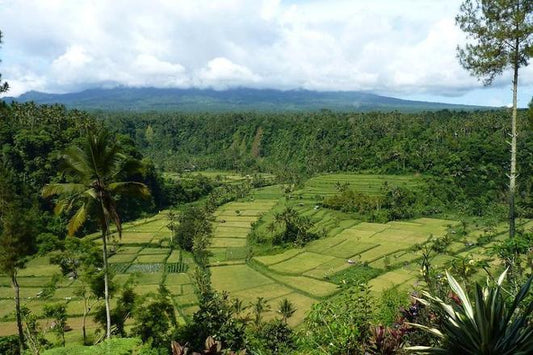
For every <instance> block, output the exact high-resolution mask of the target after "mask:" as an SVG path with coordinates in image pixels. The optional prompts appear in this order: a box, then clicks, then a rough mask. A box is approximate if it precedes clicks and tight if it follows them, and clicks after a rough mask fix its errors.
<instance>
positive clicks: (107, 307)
mask: <svg viewBox="0 0 533 355" xmlns="http://www.w3.org/2000/svg"><path fill="white" fill-rule="evenodd" d="M102 241H103V249H102V256H103V258H104V299H105V316H106V338H107V339H109V338H111V305H110V303H109V273H108V268H107V233H106V231H105V230H104V231H102Z"/></svg>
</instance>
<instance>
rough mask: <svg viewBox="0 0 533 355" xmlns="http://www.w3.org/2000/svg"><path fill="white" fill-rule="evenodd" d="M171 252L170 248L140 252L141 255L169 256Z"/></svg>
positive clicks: (142, 250)
mask: <svg viewBox="0 0 533 355" xmlns="http://www.w3.org/2000/svg"><path fill="white" fill-rule="evenodd" d="M169 252H170V250H169V249H168V248H143V249H141V251H140V252H139V255H145V254H152V255H153V254H168V253H169Z"/></svg>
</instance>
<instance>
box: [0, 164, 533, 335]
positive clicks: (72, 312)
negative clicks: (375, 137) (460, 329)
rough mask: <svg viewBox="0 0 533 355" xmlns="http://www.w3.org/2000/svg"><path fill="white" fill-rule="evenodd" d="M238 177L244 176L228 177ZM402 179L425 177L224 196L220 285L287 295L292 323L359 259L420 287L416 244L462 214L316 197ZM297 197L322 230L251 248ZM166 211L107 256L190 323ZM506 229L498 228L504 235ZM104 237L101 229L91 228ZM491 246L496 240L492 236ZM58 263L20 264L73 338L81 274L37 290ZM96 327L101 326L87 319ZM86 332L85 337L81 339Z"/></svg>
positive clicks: (218, 228)
mask: <svg viewBox="0 0 533 355" xmlns="http://www.w3.org/2000/svg"><path fill="white" fill-rule="evenodd" d="M232 178H234V180H235V181H238V180H239V179H242V176H240V177H239V176H235V177H228V179H232ZM385 181H386V182H387V183H389V184H393V185H400V186H410V187H412V186H416V185H418V184H420V183H421V181H420V180H419V179H418V178H417V177H413V176H386V175H354V174H328V175H323V176H319V177H316V178H312V179H310V180H309V181H308V182H306V184H305V186H304V187H303V188H302V189H300V190H297V191H295V192H293V193H291V194H284V193H283V190H282V187H281V186H278V185H274V186H267V187H263V188H260V189H255V190H253V191H252V193H251V194H250V196H249V197H248V200H246V201H235V202H230V203H228V204H225V205H223V206H221V207H219V208H218V210H217V211H216V212H215V220H214V221H213V231H214V236H213V240H212V244H211V246H210V249H209V250H210V252H211V256H210V259H209V262H210V270H211V274H212V276H211V278H212V284H213V287H214V288H215V289H217V290H220V291H228V292H229V293H230V295H231V296H232V297H238V298H241V299H242V300H243V301H244V302H245V303H251V302H254V301H255V300H256V298H257V297H264V298H265V299H266V300H267V301H268V302H269V304H270V306H271V310H270V311H269V312H267V314H266V315H265V316H266V318H273V317H275V316H276V315H277V313H276V308H277V305H278V303H279V302H280V301H281V300H282V299H284V298H287V299H289V300H290V301H291V302H293V304H294V305H295V307H296V309H297V310H296V313H295V314H294V316H293V317H292V318H290V319H289V323H290V324H291V325H297V324H300V323H301V322H302V320H303V319H304V317H305V313H306V312H307V310H309V309H310V307H311V305H312V304H313V303H316V302H319V301H321V300H324V299H327V298H329V297H332V296H334V295H335V294H336V293H337V292H339V288H338V286H337V285H336V284H335V283H333V282H331V280H332V276H334V275H344V274H343V273H345V272H348V271H349V269H350V268H351V267H353V265H354V264H356V265H360V264H366V265H368V266H370V267H371V268H374V269H376V270H379V271H380V272H379V276H377V277H375V278H373V279H372V280H370V282H369V284H370V286H371V287H372V290H373V291H374V292H376V293H378V292H380V291H382V290H384V289H387V288H389V287H399V288H401V289H404V290H410V289H411V288H412V287H413V286H417V276H418V273H419V267H418V259H419V258H420V253H419V252H413V251H411V250H412V247H413V246H414V245H415V244H422V243H424V242H426V241H428V240H429V239H430V238H437V237H440V236H443V235H445V234H446V233H447V231H448V229H449V228H450V227H452V228H455V226H456V225H458V222H456V221H452V220H445V219H434V218H418V219H414V220H411V221H394V222H389V223H366V222H361V221H358V220H355V219H353V218H352V217H351V216H350V215H347V214H345V213H342V212H338V211H333V210H328V209H324V208H320V207H318V206H317V204H318V202H319V201H321V199H322V198H323V197H325V196H331V195H333V194H335V193H337V189H336V185H337V183H341V184H344V183H349V186H350V188H352V189H354V190H357V191H361V192H364V193H367V194H371V195H372V194H374V195H375V194H379V193H380V188H381V186H382V184H383V183H384V182H385ZM287 205H290V206H293V207H294V208H296V209H297V211H298V212H299V213H300V214H302V215H305V216H308V217H309V218H310V219H311V220H312V221H313V222H314V223H315V227H314V231H315V232H320V233H323V235H325V237H323V238H321V239H318V240H315V241H313V242H311V243H309V244H307V245H306V246H305V247H304V248H293V249H287V250H284V251H283V252H280V253H278V254H274V255H261V256H253V253H252V250H251V247H250V245H249V243H248V234H249V233H250V231H251V228H252V227H251V225H252V223H255V222H256V221H258V220H259V219H261V221H262V223H261V225H260V227H259V229H260V230H261V228H265V225H267V224H268V223H269V222H270V221H272V219H273V214H274V212H275V211H280V210H282V209H283V208H285V206H287ZM167 224H168V218H167V212H166V211H162V212H161V213H159V214H158V215H156V216H154V217H152V218H145V219H140V220H137V221H134V222H132V223H126V224H125V225H124V233H123V236H122V239H120V240H119V239H118V237H117V236H116V235H115V243H112V248H114V249H115V253H114V254H113V255H112V256H111V257H110V259H109V262H110V267H111V269H112V270H113V271H114V279H113V280H114V281H115V282H117V283H124V282H126V281H127V280H129V279H130V278H132V277H134V278H135V279H136V280H137V285H136V286H135V291H136V292H137V293H139V294H146V293H150V292H156V291H157V290H158V289H159V287H160V285H165V287H166V288H167V289H168V290H169V292H170V294H171V298H172V300H173V302H174V305H175V306H176V308H177V311H178V315H179V318H180V321H181V322H185V321H186V320H187V319H188V318H189V317H190V316H191V315H192V314H194V312H195V311H196V310H197V309H198V301H197V299H196V295H195V286H194V282H193V279H192V278H191V275H192V271H193V270H194V266H195V265H194V261H193V258H192V256H191V255H190V254H189V253H186V252H182V251H180V250H170V249H169V248H168V243H169V239H170V237H171V235H170V231H169V230H168V228H167V227H166V226H167ZM518 224H519V225H521V227H522V228H524V229H532V228H533V221H520V222H519V223H518ZM504 231H505V225H502V226H496V227H495V229H494V231H493V233H496V234H497V235H496V237H495V238H494V241H492V242H491V243H494V242H495V241H496V240H500V239H502V238H505V233H504ZM484 233H486V231H483V230H474V231H472V232H470V233H469V234H468V235H466V236H464V237H461V238H457V239H456V240H454V242H453V243H452V244H451V245H450V246H449V247H448V249H447V253H446V254H440V255H437V256H436V257H434V259H433V263H434V264H435V265H444V264H446V263H447V262H449V261H450V260H451V259H453V258H454V257H458V256H474V257H479V258H482V257H484V251H485V247H482V246H476V245H471V244H472V243H475V242H476V241H477V238H478V237H479V236H482V235H483V234H484ZM498 233H500V234H498ZM87 238H91V239H94V241H95V243H100V236H99V234H98V233H95V234H93V235H90V236H87ZM489 245H491V244H489ZM56 273H59V268H58V267H57V266H55V265H50V264H49V262H48V258H47V257H38V258H35V259H33V260H31V261H30V262H29V264H28V267H27V268H26V269H23V270H21V271H20V273H19V283H20V285H21V296H22V298H23V304H24V305H25V306H27V307H28V308H29V309H31V310H33V311H34V312H36V314H38V315H39V314H40V313H41V311H42V307H43V305H44V304H45V303H54V302H65V303H67V309H68V315H69V320H68V324H69V326H71V327H72V328H73V329H74V332H71V333H70V334H69V338H73V339H74V338H76V337H78V338H79V337H80V334H79V332H78V330H79V329H80V327H81V322H80V319H81V318H80V316H81V314H82V312H83V303H82V300H81V299H80V298H77V297H75V296H74V295H73V294H74V290H75V288H76V287H77V286H78V283H77V282H78V281H75V280H69V279H62V280H61V281H60V282H59V284H58V288H57V290H56V292H55V294H54V295H53V296H52V298H51V299H50V300H42V299H40V298H39V297H38V295H39V294H40V292H41V291H42V289H43V288H44V287H45V286H46V285H47V284H48V283H49V282H50V280H51V277H52V275H54V274H56ZM12 297H13V291H12V289H11V287H10V280H9V279H8V278H7V277H1V276H0V335H6V334H13V333H14V332H15V331H16V329H15V324H14V315H13V312H12V310H13V299H12ZM89 329H90V330H94V329H95V325H94V324H93V323H90V325H89ZM78 340H79V339H78Z"/></svg>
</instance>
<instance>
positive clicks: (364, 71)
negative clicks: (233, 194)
mask: <svg viewBox="0 0 533 355" xmlns="http://www.w3.org/2000/svg"><path fill="white" fill-rule="evenodd" d="M460 2H461V1H460V0H432V1H427V0H394V1H390V0H373V1H363V0H358V1H356V0H330V1H319V0H309V1H303V0H286V1H283V0H217V1H211V0H195V1H190V0H152V1H145V0H142V1H141V0H131V1H126V0H117V1H108V0H91V1H89V0H87V1H68V0H24V1H22V0H20V1H17V0H0V24H1V25H0V26H1V28H0V29H1V30H2V31H3V33H4V35H5V38H4V39H5V43H4V44H3V47H2V48H1V49H0V58H2V59H3V62H2V63H1V64H0V72H2V73H3V78H5V79H6V80H8V81H9V82H10V83H11V86H12V90H11V92H10V93H9V94H11V95H14V94H19V93H21V92H23V91H26V90H30V89H37V90H44V91H49V92H65V91H74V90H81V89H84V88H87V87H95V86H100V85H105V86H113V85H130V86H155V87H172V86H178V87H189V86H196V87H214V88H226V87H233V86H252V87H269V88H282V89H291V88H307V89H316V90H369V91H375V92H378V93H389V94H394V95H398V96H402V95H417V94H418V95H426V94H428V95H461V94H463V93H464V92H467V91H469V90H471V89H473V88H477V87H479V86H480V84H479V83H478V82H477V81H476V80H475V79H474V78H472V77H470V76H469V75H468V73H467V72H466V71H465V70H463V69H462V68H461V67H460V65H459V64H458V62H457V59H456V56H455V47H456V45H457V43H460V42H462V41H463V38H464V35H463V34H462V33H461V32H460V31H459V30H458V29H457V28H456V26H455V24H454V16H455V14H456V12H457V10H458V7H459V4H460ZM21 18H24V21H20V19H21ZM524 74H527V75H523V76H522V78H523V82H524V84H531V83H533V79H529V78H533V75H530V74H533V67H532V68H528V69H527V71H524ZM508 81H509V77H508V76H504V77H503V78H501V79H500V80H499V81H498V82H496V83H495V84H496V85H506V84H507V83H508Z"/></svg>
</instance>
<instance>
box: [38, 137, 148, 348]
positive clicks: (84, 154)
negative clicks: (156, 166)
mask: <svg viewBox="0 0 533 355" xmlns="http://www.w3.org/2000/svg"><path fill="white" fill-rule="evenodd" d="M63 161H64V166H63V169H62V170H63V172H64V174H65V175H66V176H67V181H72V182H66V183H56V184H48V185H46V186H45V187H44V188H43V190H42V195H43V196H44V197H49V196H53V195H59V200H58V201H57V203H56V207H55V212H56V213H58V214H59V213H62V212H64V211H65V212H69V211H71V210H73V209H75V210H76V212H75V213H74V214H73V216H72V217H71V218H70V220H69V223H68V225H67V230H68V234H69V235H73V234H74V233H76V231H77V230H78V229H79V228H80V227H81V226H82V225H83V223H84V222H85V221H86V220H87V217H88V216H89V215H92V216H95V217H96V219H97V221H98V224H99V226H100V229H101V231H102V242H103V244H102V245H103V247H102V255H103V261H104V298H105V307H106V320H107V324H106V325H107V329H106V336H107V338H109V337H110V336H111V313H110V304H109V273H108V263H107V238H108V236H109V233H110V224H111V223H113V224H114V225H115V226H116V229H117V232H118V235H119V237H122V225H121V221H120V217H119V214H118V211H117V205H116V198H117V196H118V195H132V196H137V197H148V196H149V195H150V192H149V190H148V188H147V187H146V185H144V184H143V183H140V182H135V181H123V180H125V179H128V178H129V177H130V176H132V175H134V174H139V173H141V172H142V165H141V164H140V162H139V161H137V160H132V159H129V158H127V157H126V156H125V155H123V154H122V153H121V152H120V147H119V146H118V145H117V144H116V143H115V142H114V141H113V140H112V137H111V136H110V135H109V134H108V133H107V132H106V131H104V130H101V131H100V132H97V133H96V134H93V133H91V132H89V133H88V135H87V140H86V141H85V142H84V144H83V145H82V146H73V147H70V148H69V149H67V150H66V151H65V153H64V155H63Z"/></svg>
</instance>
